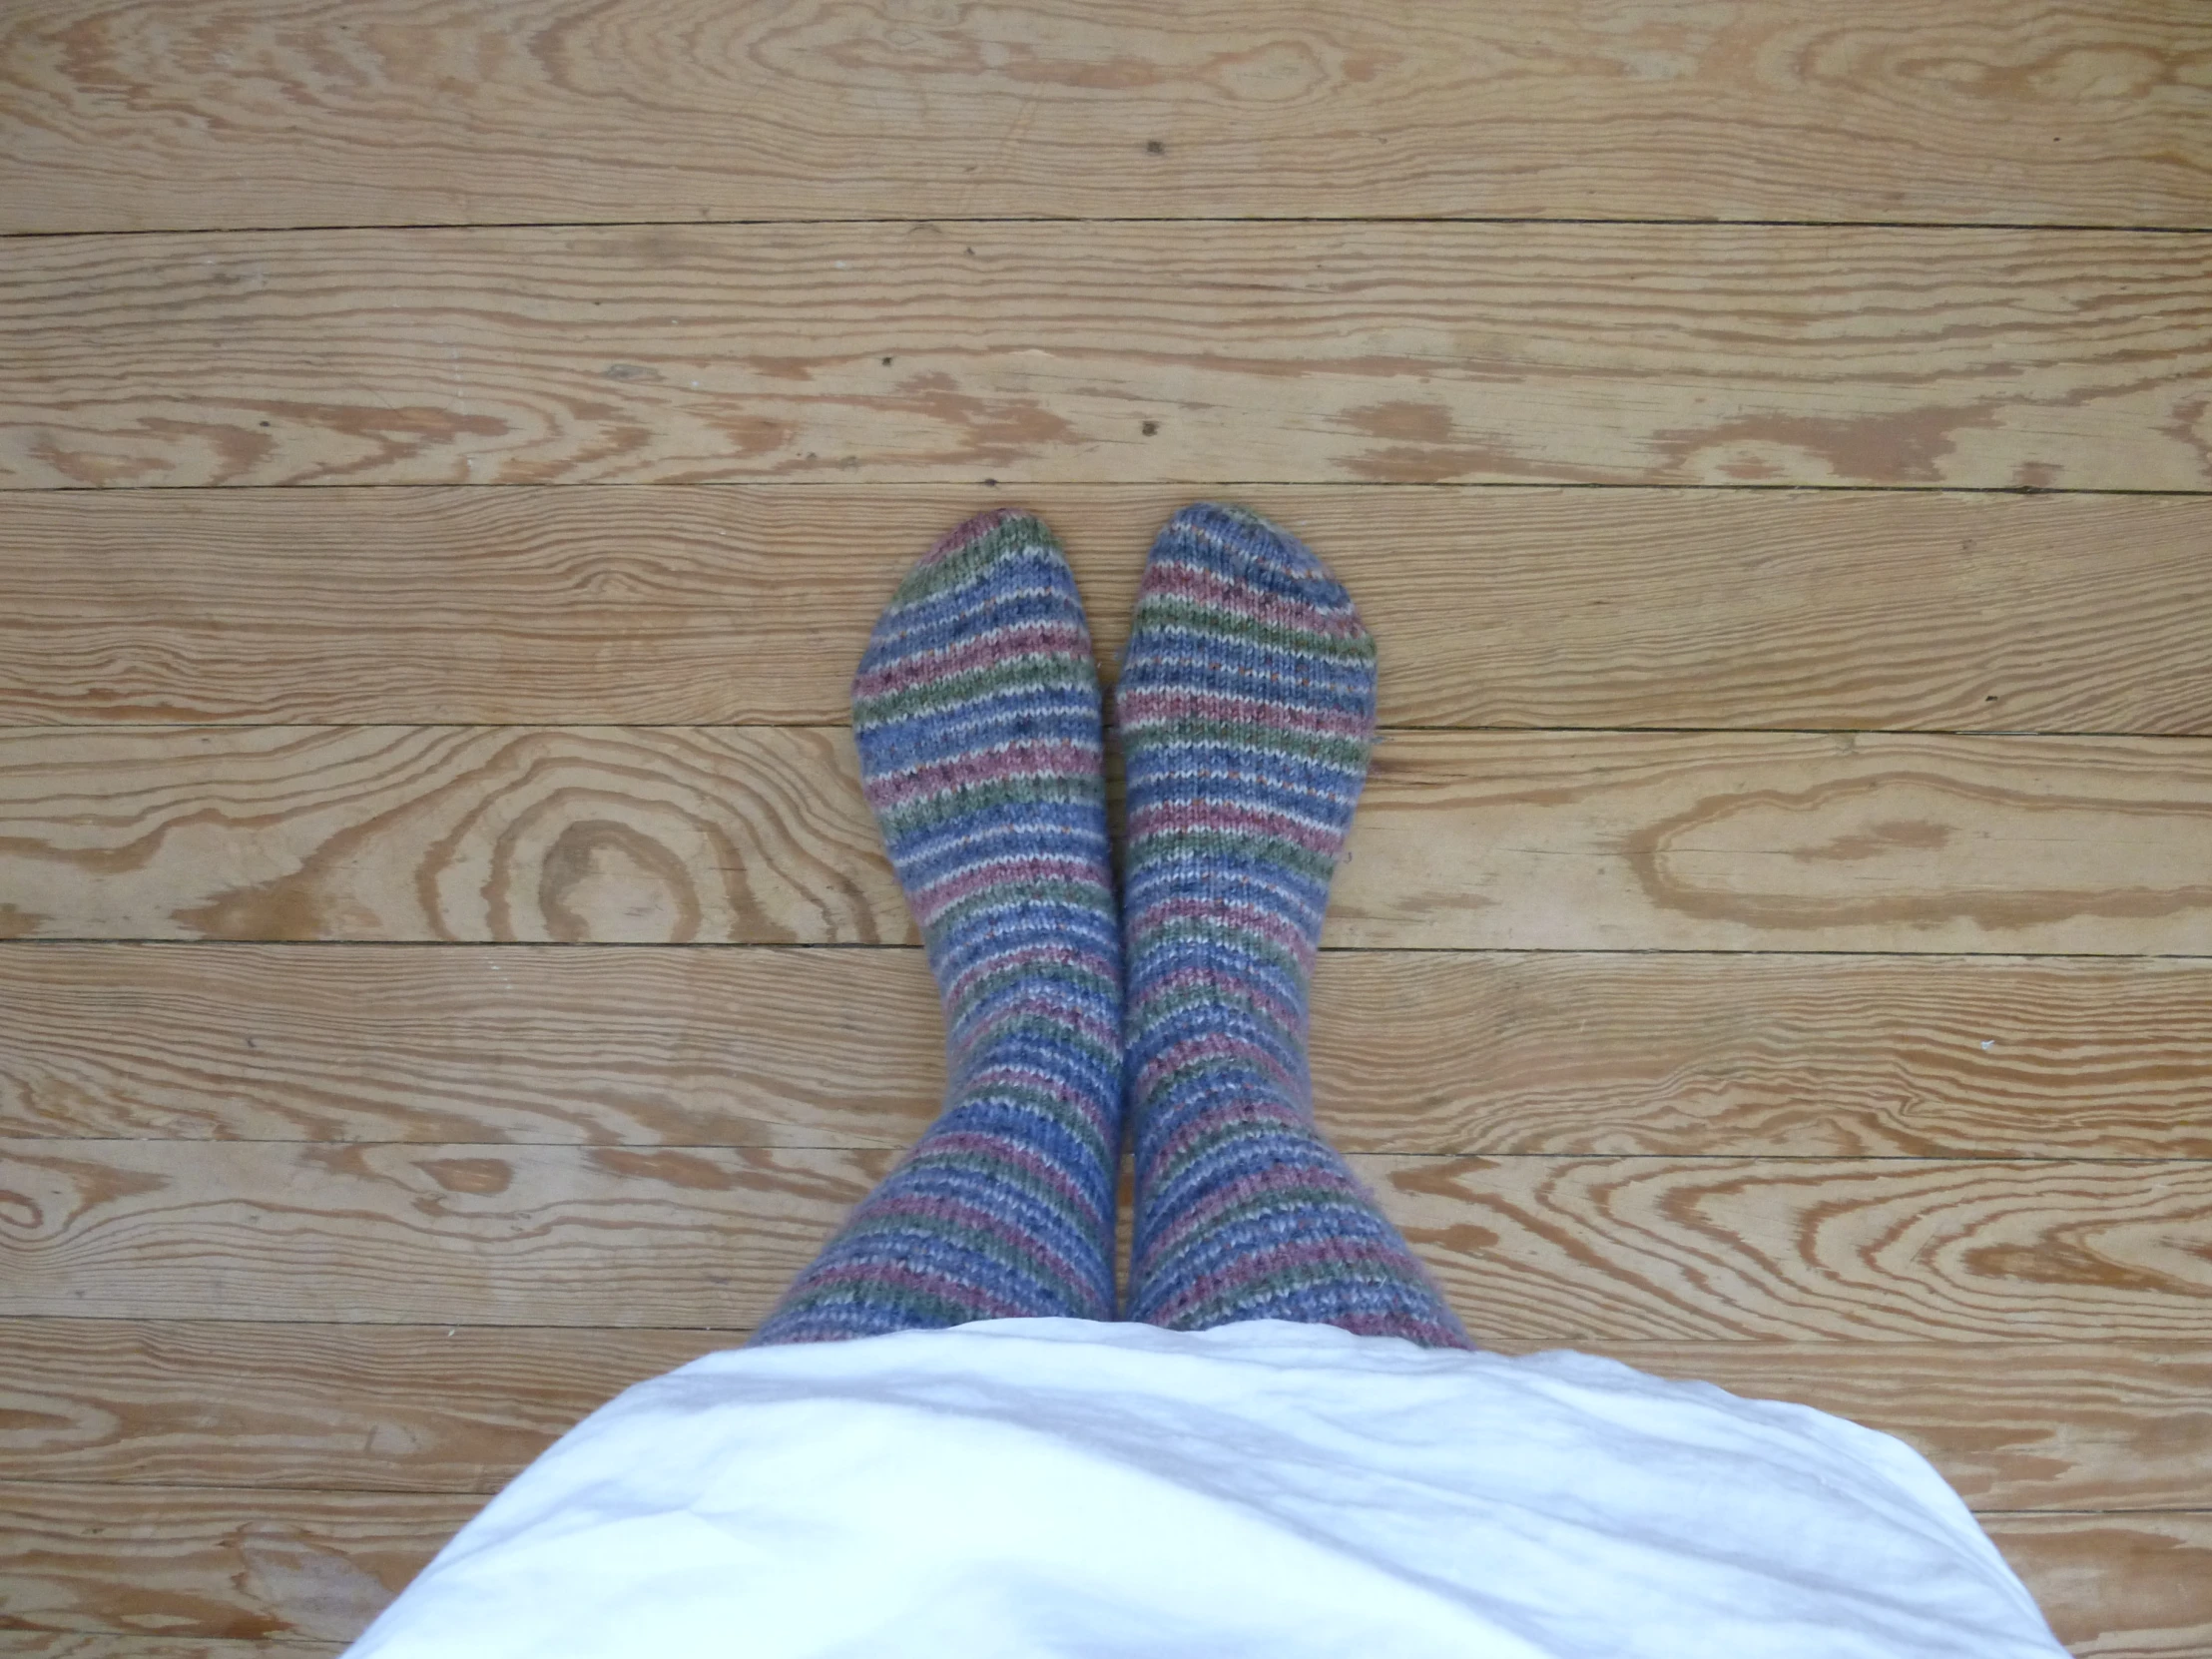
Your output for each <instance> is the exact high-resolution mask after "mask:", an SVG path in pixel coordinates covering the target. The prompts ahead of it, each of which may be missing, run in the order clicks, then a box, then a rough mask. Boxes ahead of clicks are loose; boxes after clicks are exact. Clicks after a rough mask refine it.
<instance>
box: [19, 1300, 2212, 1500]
mask: <svg viewBox="0 0 2212 1659" xmlns="http://www.w3.org/2000/svg"><path fill="white" fill-rule="evenodd" d="M743 1340H744V1334H743V1333H742V1332H741V1331H738V1330H723V1331H665V1330H664V1331H654V1330H632V1331H607V1330H591V1329H584V1330H532V1329H514V1328H507V1327H484V1326H466V1325H464V1326H457V1327H456V1326H446V1325H431V1326H405V1325H402V1326H374V1325H303V1324H302V1325H256V1324H224V1325H209V1324H199V1323H194V1322H190V1321H181V1320H161V1321H121V1320H92V1321H88V1320H72V1319H16V1320H11V1321H8V1322H6V1323H5V1324H4V1325H0V1358H4V1360H5V1377H6V1382H5V1383H0V1402H4V1410H5V1416H4V1418H0V1459H4V1460H5V1464H6V1467H7V1470H8V1478H10V1479H11V1480H16V1481H28V1480H55V1481H82V1482H102V1481H112V1482H118V1483H122V1484H128V1485H139V1486H162V1485H172V1484H201V1485H219V1486H246V1487H257V1488H259V1487H298V1488H327V1489H331V1490H342V1491H415V1492H479V1493H489V1492H493V1491H496V1490H497V1489H498V1488H499V1487H500V1486H501V1485H502V1484H503V1483H504V1482H505V1481H507V1480H508V1479H509V1478H511V1477H512V1476H513V1475H514V1474H516V1473H517V1472H519V1471H520V1469H521V1468H522V1466H523V1465H524V1464H525V1463H526V1462H528V1461H529V1460H530V1459H531V1458H532V1457H534V1456H536V1455H537V1453H538V1452H539V1451H540V1450H542V1449H543V1448H544V1447H545V1446H546V1445H547V1444H549V1443H550V1442H551V1441H552V1440H553V1439H554V1438H555V1436H557V1435H559V1434H561V1433H563V1432H564V1431H566V1430H567V1429H568V1428H569V1427H570V1426H571V1425H572V1424H574V1423H575V1422H577V1421H578V1420H580V1419H581V1418H582V1417H583V1416H584V1415H585V1414H587V1413H588V1412H590V1411H592V1410H594V1409H596V1408H597V1407H598V1406H600V1405H601V1404H603V1403H605V1402H606V1401H607V1400H608V1399H610V1398H612V1397H613V1396H614V1395H615V1394H616V1393H618V1392H619V1391H621V1390H622V1389H623V1388H625V1387H628V1386H629V1385H630V1384H631V1383H639V1382H643V1381H644V1380H645V1379H647V1378H649V1377H653V1376H657V1375H658V1374H660V1373H662V1372H664V1371H668V1370H670V1369H672V1368H674V1367H676V1366H680V1365H682V1364H684V1363H686V1362H687V1361H690V1360H694V1359H697V1358H698V1357H700V1356H701V1355H704V1354H710V1353H713V1352H715V1351H717V1350H719V1349H726V1348H734V1347H736V1346H737V1345H738V1344H739V1343H741V1342H742V1341H743ZM1499 1346H1501V1347H1504V1348H1506V1349H1507V1350H1509V1351H1515V1352H1517V1351H1520V1350H1524V1349H1529V1348H1532V1347H1534V1346H1537V1345H1534V1344H1531V1343H1529V1342H1526V1341H1523V1342H1519V1343H1506V1344H1501V1345H1499ZM1578 1346H1580V1347H1582V1348H1584V1349H1585V1350H1586V1351H1588V1352H1592V1353H1598V1354H1603V1355H1606V1356H1608V1357H1610V1358H1613V1359H1617V1360H1620V1361H1622V1362H1623V1363H1624V1364H1628V1365H1633V1366H1636V1367H1638V1368H1640V1369H1642V1370H1644V1371H1648V1372H1652V1373H1654V1374H1656V1375H1659V1376H1665V1377H1679V1378H1686V1379H1692V1380H1701V1381H1705V1382H1710V1383H1719V1384H1720V1385H1721V1386H1723V1387H1726V1388H1729V1389H1730V1390H1732V1391H1733V1392H1736V1393H1739V1394H1743V1395H1746V1396H1750V1397H1754V1398H1769V1399H1789V1400H1795V1401H1798V1402H1799V1403H1802V1404H1808V1405H1815V1406H1819V1407H1820V1408H1821V1409H1823V1410H1829V1411H1835V1412H1838V1413H1840V1414H1843V1415H1846V1416H1849V1417H1851V1418H1853V1419H1855V1420H1856V1421H1859V1422H1864V1423H1868V1424H1870V1425H1872V1426H1874V1427H1877V1428H1881V1429H1883V1430H1885V1431H1887V1432H1890V1433H1894V1434H1898V1435H1901V1436H1903V1437H1904V1438H1905V1439H1907V1440H1908V1441H1910V1442H1911V1443H1912V1444H1913V1445H1914V1446H1916V1447H1917V1448H1919V1449H1920V1450H1921V1451H1922V1452H1923V1453H1924V1454H1926V1455H1927V1456H1928V1457H1929V1458H1930V1460H1931V1461H1933V1462H1934V1463H1935V1464H1936V1467H1937V1468H1939V1469H1940V1470H1941V1471H1942V1472H1943V1474H1944V1476H1945V1477H1946V1478H1947V1479H1948V1480H1950V1482H1951V1483H1952V1484H1953V1485H1954V1486H1956V1487H1957V1488H1958V1490H1959V1492H1960V1493H1961V1495H1963V1496H1964V1497H1965V1499H1966V1500H1967V1502H1969V1503H1970V1504H1972V1505H1973V1506H1974V1507H1976V1508H1977V1509H1994V1510H2029V1509H2060V1510H2064V1509H2090V1508H2115V1509H2145V1508H2157V1507H2187V1506H2190V1505H2193V1504H2202V1503H2204V1502H2205V1501H2206V1500H2207V1498H2208V1497H2212V1344H2207V1343H2205V1342H2202V1341H2198V1342H2132V1343H2121V1342H2095V1341H2092V1342H2054V1343H2009V1344H2004V1345H2001V1346H2000V1345H1996V1344H1976V1343H1970V1342H1959V1343H1942V1342H1864V1343H1862V1342H1854V1343H1833V1342H1818V1341H1813V1342H1780V1343H1774V1342H1762V1343H1745V1342H1687V1343H1656V1342H1630V1341H1605V1342H1597V1343H1586V1344H1580V1345H1578Z"/></svg>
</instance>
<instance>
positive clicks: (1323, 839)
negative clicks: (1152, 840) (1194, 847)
mask: <svg viewBox="0 0 2212 1659" xmlns="http://www.w3.org/2000/svg"><path fill="white" fill-rule="evenodd" d="M1154 830H1169V831H1176V830H1225V831H1230V832H1235V833H1241V834H1257V835H1272V836H1274V837H1275V838H1276V839H1277V840H1286V841H1289V842H1290V843H1291V844H1292V845H1293V846H1298V847H1303V848H1305V849H1306V850H1307V851H1308V852H1318V853H1320V854H1321V855H1322V856H1323V857H1325V858H1327V857H1333V856H1335V855H1336V853H1337V852H1338V850H1339V849H1340V848H1342V847H1343V845H1344V834H1343V832H1342V831H1341V830H1333V829H1331V828H1330V827H1329V826H1327V825H1323V824H1308V823H1306V822H1305V821H1304V820H1302V819H1297V818H1293V817H1292V816H1291V815H1290V814H1288V813H1279V812H1271V811H1269V810H1268V809H1267V808H1265V807H1246V806H1239V805H1235V804H1233V803H1230V802H1227V801H1161V802H1155V803H1152V804H1151V805H1148V806H1146V807H1143V808H1140V809H1139V810H1137V811H1135V812H1133V813H1131V814H1130V815H1129V833H1130V836H1131V837H1132V838H1134V837H1136V836H1138V835H1142V834H1147V833H1150V832H1152V831H1154Z"/></svg>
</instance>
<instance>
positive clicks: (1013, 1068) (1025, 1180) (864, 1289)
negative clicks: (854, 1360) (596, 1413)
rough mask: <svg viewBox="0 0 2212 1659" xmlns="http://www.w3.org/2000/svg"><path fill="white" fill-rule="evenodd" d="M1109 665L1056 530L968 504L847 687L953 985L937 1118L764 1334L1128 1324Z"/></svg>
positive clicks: (925, 929)
mask: <svg viewBox="0 0 2212 1659" xmlns="http://www.w3.org/2000/svg"><path fill="white" fill-rule="evenodd" d="M1099 728H1100V712H1099V691H1098V677H1097V672H1096V669H1095V668H1094V666H1093V663H1092V658H1091V641H1090V635H1089V633H1088V631H1087V630H1086V628H1085V627H1084V623H1083V612H1082V606H1081V603H1080V601H1079V600H1078V598H1077V596H1076V591H1075V579H1074V577H1073V576H1072V575H1071V574H1070V573H1069V571H1068V568H1067V563H1066V560H1065V559H1064V558H1063V557H1062V556H1061V553H1060V549H1059V546H1058V544H1057V543H1056V542H1055V541H1054V540H1053V538H1052V534H1051V532H1050V531H1049V530H1047V529H1046V528H1045V527H1044V525H1043V524H1042V523H1040V522H1039V521H1038V520H1037V519H1035V518H1033V517H1030V516H1029V515H1028V514H1025V513H1015V512H1009V511H1000V512H994V513H986V514H983V515H982V516H981V517H978V518H974V519H970V520H969V521H968V522H967V523H965V524H963V525H961V526H960V527H959V528H958V529H957V530H954V531H953V532H952V533H951V534H950V535H949V536H947V537H945V538H944V540H943V541H941V542H939V543H938V544H937V546H936V548H935V549H934V550H933V551H932V552H931V553H930V555H929V556H928V557H927V558H926V559H924V560H923V561H922V562H921V563H920V564H919V565H917V566H916V567H915V568H914V570H913V572H912V573H911V574H910V575H908V576H907V578H906V580H905V582H904V583H903V584H902V585H901V586H900V587H899V589H898V592H897V593H896V595H894V596H893V598H892V600H891V603H890V606H889V608H888V609H887V610H885V612H884V613H883V617H882V620H881V621H880V622H879V623H878V624H877V625H876V628H875V633H874V637H873V638H872V639H871V640H870V642H869V644H868V648H867V653H866V655H865V656H864V657H863V658H862V659H861V662H860V672H859V676H858V678H857V680H856V681H855V682H854V684H853V699H852V733H853V738H854V740H855V742H856V743H857V745H858V748H859V752H860V778H861V784H862V788H863V789H864V790H865V792H866V795H867V799H868V804H869V806H870V807H872V808H873V809H874V811H875V816H876V822H877V823H878V825H879V826H880V827H881V829H882V832H883V840H884V844H885V845H886V846H887V847H888V848H889V851H890V857H891V863H892V866H893V867H894V868H895V869H896V870H897V872H898V879H899V884H900V885H901V886H902V887H903V888H904V889H905V893H906V898H907V902H908V904H909V905H910V906H911V907H912V909H913V912H914V916H915V919H916V920H917V921H919V922H920V924H921V928H922V933H923V937H924V939H925V941H926V943H927V945H928V953H929V965H930V968H931V970H932V971H933V972H934V973H935V975H936V979H937V987H938V990H939V991H940V993H941V994H942V996H943V999H944V1008H945V1024H946V1030H947V1044H946V1047H947V1054H948V1058H949V1064H950V1073H951V1077H950V1085H949V1088H948V1091H947V1094H946V1098H945V1105H944V1110H943V1113H942V1114H941V1115H940V1116H939V1117H938V1119H937V1121H936V1123H935V1124H934V1125H933V1126H932V1127H931V1128H930V1129H929V1130H928V1131H927V1133H925V1134H924V1135H923V1136H922V1138H921V1140H920V1141H919V1142H918V1143H916V1145H915V1147H914V1149H913V1151H912V1152H911V1153H909V1154H908V1155H907V1157H906V1159H905V1161H904V1162H903V1163H901V1164H900V1165H899V1167H898V1168H897V1169H896V1170H894V1171H893V1172H892V1173H891V1174H890V1175H889V1176H888V1177H886V1178H885V1180H884V1181H883V1183H882V1185H880V1186H879V1187H877V1188H876V1189H875V1191H874V1192H873V1193H871V1194H870V1195H869V1196H868V1197H867V1198H866V1199H864V1200H863V1201H862V1202H861V1203H860V1205H859V1206H858V1207H857V1208H856V1209H855V1210H854V1211H853V1213H852V1216H851V1218H850V1219H849V1220H848V1221H847V1222H846V1223H845V1226H844V1228H843V1230H842V1231H841V1232H840V1233H838V1234H837V1236H836V1237H835V1238H834V1239H832V1240H831V1241H830V1244H829V1246H828V1247H827V1248H826V1249H825V1250H824V1251H823V1253H822V1255H821V1256H820V1257H819V1258H818V1259H817V1260H816V1261H815V1263H814V1264H813V1265H812V1266H811V1267H809V1268H808V1269H807V1270H806V1271H805V1272H804V1273H802V1274H801V1275H800V1277H799V1279H798V1280H797V1282H796V1283H795V1284H794V1285H793V1286H792V1288H791V1290H790V1292H789V1293H788V1294H787V1295H786V1296H785V1298H784V1300H783V1302H782V1303H781V1305H780V1306H779V1307H778V1308H777V1310H776V1312H775V1313H774V1314H773V1315H772V1316H771V1317H770V1318H769V1320H768V1321H767V1322H766V1323H765V1324H764V1325H763V1326H762V1327H761V1329H760V1331H759V1332H757V1333H756V1334H755V1336H754V1339H753V1340H754V1342H755V1343H756V1344H769V1343H796V1342H830V1341H835V1340H838V1339H840V1338H848V1337H865V1336H872V1335H875V1334H877V1333H880V1332H886V1331H898V1330H906V1329H911V1328H918V1327H941V1326H949V1325H959V1324H963V1323H965V1322H967V1321H969V1320H980V1319H1007V1318H1016V1317H1022V1316H1043V1315H1063V1316H1068V1317H1073V1318H1082V1319H1100V1320H1103V1319H1111V1318H1112V1317H1113V1308H1114V1283H1113V1248H1112V1246H1113V1230H1114V1199H1115V1193H1114V1173H1115V1164H1116V1159H1117V1157H1118V1140H1119V1135H1120V1123H1121V1111H1120V1105H1121V1098H1120V1097H1121V1057H1120V1039H1121V950H1120V937H1119V929H1118V923H1117V920H1116V915H1115V908H1114V897H1113V884H1112V876H1111V873H1110V868H1109V865H1108V861H1107V840H1106V816H1105V800H1104V773H1103V768H1102V764H1101V752H1100V729H1099Z"/></svg>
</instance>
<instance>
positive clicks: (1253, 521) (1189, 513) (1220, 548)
mask: <svg viewBox="0 0 2212 1659" xmlns="http://www.w3.org/2000/svg"><path fill="white" fill-rule="evenodd" d="M1163 556H1164V557H1165V558H1166V559H1168V560H1171V561H1172V560H1178V559H1184V558H1188V559H1190V560H1193V561H1195V562H1197V563H1200V564H1203V565H1206V566H1209V567H1211V568H1214V569H1216V570H1219V571H1220V572H1221V573H1222V574H1223V575H1224V576H1226V577H1229V578H1231V579H1233V580H1235V581H1237V582H1239V583H1241V584H1243V585H1245V586H1246V587H1247V588H1248V589H1249V590H1251V591H1252V592H1254V593H1257V594H1264V595H1266V596H1268V597H1269V598H1271V599H1273V600H1276V601H1280V602H1286V603H1288V604H1290V605H1292V606H1296V607H1299V608H1301V609H1305V610H1310V611H1311V612H1313V613H1316V614H1317V615H1318V616H1320V617H1324V618H1327V619H1329V620H1330V621H1331V622H1332V623H1334V624H1336V626H1335V627H1334V628H1332V630H1331V631H1332V632H1345V633H1350V632H1353V631H1358V632H1362V633H1364V632H1365V630H1364V629H1362V628H1361V625H1360V611H1359V607H1357V606H1356V605H1354V604H1353V602H1352V595H1351V594H1349V593H1347V592H1346V591H1345V587H1344V584H1343V583H1341V582H1339V581H1338V580H1337V578H1336V576H1335V575H1334V574H1333V573H1332V572H1331V570H1330V568H1329V567H1328V566H1327V565H1326V564H1324V563H1323V562H1322V560H1321V556H1320V555H1319V554H1317V553H1315V552H1314V550H1313V549H1312V548H1310V547H1308V546H1307V545H1306V544H1305V543H1304V542H1302V541H1300V540H1299V539H1298V537H1296V536H1294V535H1292V534H1291V532H1290V531H1288V530H1286V529H1284V528H1283V526H1281V525H1280V524H1277V523H1275V522H1273V521H1272V520H1270V519H1266V518H1262V517H1261V516H1260V515H1259V514H1258V513H1256V512H1253V511H1252V510H1251V509H1249V508H1246V507H1238V506H1233V505H1229V504H1227V503H1223V502H1217V501H1201V502H1199V503H1197V504H1196V505H1195V506H1190V507H1185V508H1184V509H1183V510H1182V511H1181V512H1179V513H1177V514H1176V515H1175V517H1174V518H1172V519H1170V520H1169V521H1168V526H1167V528H1166V529H1165V530H1164V531H1162V532H1161V535H1160V540H1159V542H1158V543H1157V544H1156V545H1155V547H1154V549H1153V558H1154V560H1160V559H1162V558H1163ZM1147 574H1148V575H1149V574H1150V570H1149V567H1148V571H1147Z"/></svg>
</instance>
